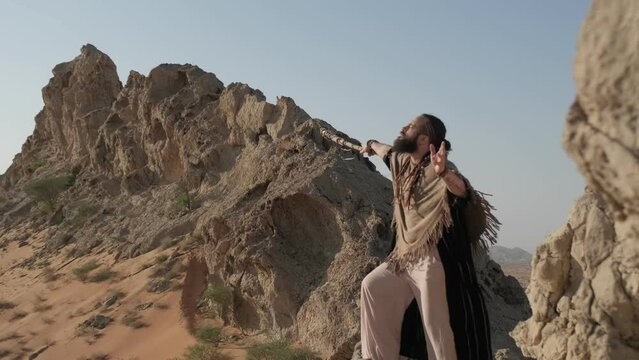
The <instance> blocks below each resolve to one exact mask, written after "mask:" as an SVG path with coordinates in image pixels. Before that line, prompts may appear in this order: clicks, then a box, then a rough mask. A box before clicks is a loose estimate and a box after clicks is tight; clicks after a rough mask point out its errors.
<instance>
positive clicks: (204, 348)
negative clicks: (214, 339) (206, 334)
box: [182, 344, 229, 360]
mask: <svg viewBox="0 0 639 360" xmlns="http://www.w3.org/2000/svg"><path fill="white" fill-rule="evenodd" d="M182 359H183V360H228V359H229V357H228V356H226V355H223V354H221V353H220V352H219V351H218V349H217V347H215V346H214V345H210V344H196V345H193V346H189V347H188V348H187V349H186V351H185V352H184V355H182Z"/></svg>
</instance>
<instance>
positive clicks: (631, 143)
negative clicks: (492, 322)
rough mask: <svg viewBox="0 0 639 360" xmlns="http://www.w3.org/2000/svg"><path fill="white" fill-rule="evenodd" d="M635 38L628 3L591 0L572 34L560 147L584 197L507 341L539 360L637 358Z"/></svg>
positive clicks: (636, 27)
mask: <svg viewBox="0 0 639 360" xmlns="http://www.w3.org/2000/svg"><path fill="white" fill-rule="evenodd" d="M638 34H639V3H637V2H636V1H632V0H626V1H604V0H595V1H594V2H593V4H592V7H591V9H590V13H589V15H588V17H587V19H586V22H585V24H584V25H583V28H582V31H581V36H580V39H579V44H578V51H577V56H576V58H575V64H574V73H575V78H576V81H577V98H576V100H575V102H574V104H573V105H572V107H571V109H570V112H569V114H568V119H567V123H566V128H565V133H564V146H565V148H566V150H567V152H568V154H569V155H570V156H571V157H572V158H573V159H574V160H575V162H576V163H577V166H578V168H579V170H580V171H581V172H582V174H583V175H584V177H585V178H586V181H587V183H588V187H589V189H588V190H587V191H586V193H585V194H584V195H583V196H582V197H581V198H580V199H579V200H577V202H576V203H575V205H574V207H573V210H572V212H571V215H570V217H569V220H568V223H567V224H566V225H565V226H563V227H562V228H560V229H559V230H557V231H556V232H555V233H554V234H553V235H552V236H550V237H549V238H548V239H546V240H545V241H544V243H543V244H542V245H541V246H540V247H539V248H538V249H537V252H536V254H535V258H534V259H533V271H532V277H531V283H530V285H529V287H528V290H527V292H528V297H529V299H530V303H531V306H532V310H533V316H532V318H531V319H529V320H528V321H526V322H525V323H522V324H520V325H519V326H518V327H517V329H516V330H515V331H514V332H513V336H514V338H515V339H516V341H517V344H518V345H519V346H520V347H521V348H522V350H523V352H524V353H525V354H528V355H531V356H534V357H536V358H538V359H637V358H639V241H638V240H639V141H638V139H639V121H638V118H639V114H638V112H637V108H638V107H639V102H638V99H639V98H638V97H637V96H638V94H637V89H639V48H638V47H637V40H638V39H639V35H638Z"/></svg>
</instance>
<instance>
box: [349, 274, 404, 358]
mask: <svg viewBox="0 0 639 360" xmlns="http://www.w3.org/2000/svg"><path fill="white" fill-rule="evenodd" d="M413 297H414V295H413V292H412V290H411V288H410V285H409V284H408V282H407V281H406V280H405V279H403V278H402V277H400V276H398V275H396V274H394V273H393V272H392V271H390V270H388V269H386V263H382V264H381V265H380V266H378V267H377V268H375V270H373V271H371V272H370V273H369V274H368V275H366V277H365V278H364V280H363V281H362V292H361V304H360V306H361V310H362V314H361V334H362V358H364V359H373V360H396V359H398V358H399V345H400V339H401V330H402V320H403V319H404V311H406V308H407V307H408V304H410V302H411V301H412V300H413Z"/></svg>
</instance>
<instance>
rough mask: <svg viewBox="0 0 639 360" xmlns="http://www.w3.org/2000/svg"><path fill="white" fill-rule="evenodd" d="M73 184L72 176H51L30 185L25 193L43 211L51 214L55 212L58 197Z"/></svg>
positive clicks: (73, 178)
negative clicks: (41, 207)
mask: <svg viewBox="0 0 639 360" xmlns="http://www.w3.org/2000/svg"><path fill="white" fill-rule="evenodd" d="M74 183H75V177H74V176H72V175H63V176H53V177H48V178H44V179H40V180H36V181H34V182H32V183H30V184H29V185H27V188H26V192H27V194H29V195H31V197H33V198H34V199H35V200H36V201H38V202H40V203H41V204H42V206H43V210H44V211H47V212H52V211H53V210H55V202H56V199H57V198H58V195H60V193H62V192H63V191H65V190H67V189H68V188H70V187H71V186H73V184H74Z"/></svg>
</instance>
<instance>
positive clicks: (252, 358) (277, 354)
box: [247, 340, 317, 360]
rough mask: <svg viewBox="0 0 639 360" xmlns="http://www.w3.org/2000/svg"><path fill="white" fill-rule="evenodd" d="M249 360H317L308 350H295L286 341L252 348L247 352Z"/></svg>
mask: <svg viewBox="0 0 639 360" xmlns="http://www.w3.org/2000/svg"><path fill="white" fill-rule="evenodd" d="M247 353H248V359H249V360H315V359H317V357H316V356H315V355H313V352H311V351H310V350H308V349H293V348H291V346H290V345H289V344H288V343H287V342H286V341H281V340H276V341H272V342H269V343H265V344H258V345H254V346H251V347H250V348H248V350H247Z"/></svg>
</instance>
